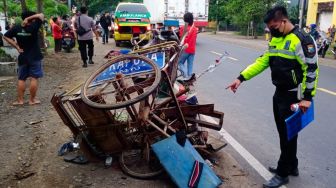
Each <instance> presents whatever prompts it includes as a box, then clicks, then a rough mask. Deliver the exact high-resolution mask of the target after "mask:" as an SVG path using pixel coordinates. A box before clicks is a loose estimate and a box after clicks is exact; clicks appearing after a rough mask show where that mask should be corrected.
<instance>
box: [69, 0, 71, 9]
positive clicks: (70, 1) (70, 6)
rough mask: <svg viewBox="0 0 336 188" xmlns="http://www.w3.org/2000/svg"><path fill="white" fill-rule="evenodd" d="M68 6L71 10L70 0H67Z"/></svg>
mask: <svg viewBox="0 0 336 188" xmlns="http://www.w3.org/2000/svg"><path fill="white" fill-rule="evenodd" d="M68 7H69V10H71V0H68Z"/></svg>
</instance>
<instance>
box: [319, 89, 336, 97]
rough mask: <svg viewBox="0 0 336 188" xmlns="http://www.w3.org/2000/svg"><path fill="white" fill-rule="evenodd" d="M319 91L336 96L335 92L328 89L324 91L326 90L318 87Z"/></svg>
mask: <svg viewBox="0 0 336 188" xmlns="http://www.w3.org/2000/svg"><path fill="white" fill-rule="evenodd" d="M317 90H320V91H323V92H326V93H329V94H330V95H335V96H336V92H333V91H330V90H327V89H324V88H320V87H318V88H317Z"/></svg>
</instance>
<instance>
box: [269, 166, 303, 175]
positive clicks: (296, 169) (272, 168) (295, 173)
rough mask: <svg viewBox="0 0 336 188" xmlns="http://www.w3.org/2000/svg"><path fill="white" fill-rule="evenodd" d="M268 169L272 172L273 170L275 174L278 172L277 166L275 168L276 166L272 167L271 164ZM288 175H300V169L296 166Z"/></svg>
mask: <svg viewBox="0 0 336 188" xmlns="http://www.w3.org/2000/svg"><path fill="white" fill-rule="evenodd" d="M268 170H269V171H270V172H272V173H273V174H277V173H278V171H277V168H275V167H271V166H270V167H268ZM288 175H290V176H299V169H298V168H295V169H293V170H291V171H289V173H288Z"/></svg>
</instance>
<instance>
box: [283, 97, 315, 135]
mask: <svg viewBox="0 0 336 188" xmlns="http://www.w3.org/2000/svg"><path fill="white" fill-rule="evenodd" d="M313 120H314V101H312V103H311V105H310V107H309V108H308V110H307V111H306V113H303V112H302V111H301V110H298V111H296V112H295V113H294V114H293V115H291V116H290V117H289V118H287V119H286V120H285V122H286V127H287V139H288V140H291V139H292V138H293V137H294V136H296V135H297V134H298V133H299V132H300V131H301V130H302V129H303V128H305V127H306V126H307V125H309V123H311V122H312V121H313Z"/></svg>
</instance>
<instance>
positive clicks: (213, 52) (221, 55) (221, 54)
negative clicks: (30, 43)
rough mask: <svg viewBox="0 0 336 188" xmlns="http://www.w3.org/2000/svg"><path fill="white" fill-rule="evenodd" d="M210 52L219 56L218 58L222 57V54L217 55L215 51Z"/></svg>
mask: <svg viewBox="0 0 336 188" xmlns="http://www.w3.org/2000/svg"><path fill="white" fill-rule="evenodd" d="M210 52H211V53H213V54H216V55H219V56H222V55H223V54H221V53H218V52H215V51H210Z"/></svg>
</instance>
